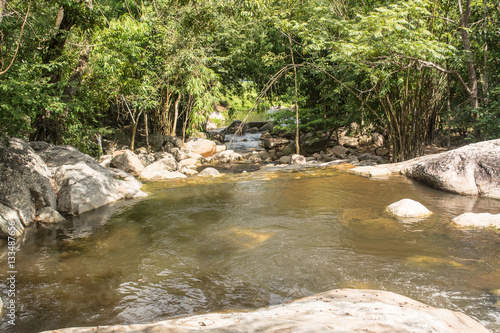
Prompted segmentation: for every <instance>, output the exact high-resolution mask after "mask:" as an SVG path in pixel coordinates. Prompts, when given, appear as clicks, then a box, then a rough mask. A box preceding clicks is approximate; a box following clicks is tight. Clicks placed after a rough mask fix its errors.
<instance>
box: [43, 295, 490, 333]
mask: <svg viewBox="0 0 500 333" xmlns="http://www.w3.org/2000/svg"><path fill="white" fill-rule="evenodd" d="M195 331H208V332H360V331H369V332H416V333H420V332H422V333H423V332H426V333H428V332H436V333H437V332H457V333H458V332H469V333H471V332H488V330H487V329H486V328H485V327H483V326H482V325H481V324H479V323H478V322H476V321H475V320H473V319H472V318H470V317H468V316H467V315H465V314H462V313H459V312H454V311H450V310H445V309H438V308H433V307H431V306H428V305H425V304H423V303H420V302H417V301H415V300H412V299H410V298H408V297H405V296H401V295H398V294H394V293H391V292H386V291H376V290H356V289H337V290H332V291H328V292H325V293H322V294H318V295H315V296H310V297H306V298H302V299H299V300H297V301H294V302H291V303H288V304H283V305H276V306H272V307H268V308H262V309H259V310H255V311H250V312H232V313H212V314H206V315H197V316H190V317H185V318H178V319H171V320H166V321H161V322H157V323H153V324H144V325H128V326H125V325H124V326H120V325H116V326H99V327H88V328H66V329H60V330H56V331H50V332H52V333H87V332H93V333H96V332H97V333H110V332H116V333H118V332H169V333H170V332H172V333H173V332H195ZM46 333H48V332H46Z"/></svg>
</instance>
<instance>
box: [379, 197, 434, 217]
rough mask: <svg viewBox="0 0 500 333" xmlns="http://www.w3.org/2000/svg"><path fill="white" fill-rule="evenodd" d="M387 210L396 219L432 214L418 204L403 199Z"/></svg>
mask: <svg viewBox="0 0 500 333" xmlns="http://www.w3.org/2000/svg"><path fill="white" fill-rule="evenodd" d="M387 210H388V211H389V212H390V213H391V214H393V215H395V216H397V217H425V216H429V215H431V214H432V212H431V211H430V210H428V209H427V208H426V207H425V206H424V205H422V204H421V203H420V202H417V201H415V200H411V199H403V200H400V201H398V202H395V203H393V204H392V205H390V206H389V207H387Z"/></svg>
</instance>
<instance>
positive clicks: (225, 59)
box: [0, 0, 500, 160]
mask: <svg viewBox="0 0 500 333" xmlns="http://www.w3.org/2000/svg"><path fill="white" fill-rule="evenodd" d="M248 82H251V83H252V84H251V85H248V84H246V85H245V84H244V83H248ZM248 87H251V89H254V90H255V91H257V92H261V94H260V95H259V98H258V99H256V100H255V101H254V102H256V103H257V102H258V101H259V100H261V99H267V100H269V101H270V102H271V103H272V102H273V101H276V103H280V104H282V105H287V106H289V108H288V109H286V110H285V111H284V112H283V113H284V114H283V115H282V117H283V118H284V119H287V118H289V117H290V116H292V117H293V118H297V119H298V120H299V121H298V122H297V121H294V122H291V123H290V127H291V128H293V127H294V126H300V129H301V130H304V131H306V130H307V131H314V130H327V131H334V130H336V129H338V128H340V127H343V126H346V125H348V124H350V123H353V122H356V123H358V124H361V125H362V126H371V128H377V129H382V130H383V132H384V134H385V135H386V136H387V137H388V138H389V143H390V144H391V145H392V149H393V156H394V159H395V160H404V159H408V158H412V157H414V156H416V155H418V154H419V151H420V147H421V146H422V145H423V144H428V143H432V142H434V141H435V140H436V139H437V136H438V135H443V136H446V135H447V136H448V138H449V137H450V135H454V136H456V135H459V136H461V137H462V138H466V139H467V140H472V141H479V140H486V139H492V138H498V137H500V4H499V2H498V1H492V0H481V1H472V0H408V1H384V0H366V1H359V0H302V1H290V0H274V1H271V0H241V1H237V0H227V1H214V0H201V1H196V0H192V1H190V0H181V1H171V0H150V1H146V0H0V132H1V134H2V135H1V136H2V137H4V138H6V137H8V136H16V137H22V138H26V139H29V140H32V141H35V140H44V141H49V142H52V143H56V144H71V145H74V146H76V147H78V148H79V149H81V150H83V151H87V152H89V151H91V148H92V145H93V144H94V138H95V136H96V135H97V134H101V135H104V136H106V135H109V134H111V133H112V132H113V131H115V130H116V129H117V128H120V127H127V128H128V129H130V133H131V135H132V136H133V135H135V132H136V130H137V129H138V128H140V129H141V130H142V131H148V133H151V134H161V135H179V136H180V135H182V136H186V135H191V134H192V133H194V132H196V131H199V130H203V127H204V126H205V123H206V120H207V115H208V114H209V113H211V112H212V111H213V110H215V109H216V108H217V107H219V106H224V107H226V109H227V110H230V109H231V105H229V104H228V103H229V102H228V96H244V95H245V94H248V91H247V90H248V89H249V88H248ZM287 112H288V113H290V114H288V115H287V114H286V113H287ZM297 132H300V131H297ZM132 145H133V140H132Z"/></svg>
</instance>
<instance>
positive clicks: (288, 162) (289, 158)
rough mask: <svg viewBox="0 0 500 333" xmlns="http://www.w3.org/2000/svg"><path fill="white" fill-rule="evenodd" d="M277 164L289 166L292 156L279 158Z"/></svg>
mask: <svg viewBox="0 0 500 333" xmlns="http://www.w3.org/2000/svg"><path fill="white" fill-rule="evenodd" d="M279 162H280V163H281V164H290V163H291V162H292V156H281V157H280V159H279Z"/></svg>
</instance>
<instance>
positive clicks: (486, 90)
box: [483, 0, 490, 105]
mask: <svg viewBox="0 0 500 333" xmlns="http://www.w3.org/2000/svg"><path fill="white" fill-rule="evenodd" d="M486 2H487V1H486V0H483V16H484V23H483V27H484V58H483V61H484V69H483V73H484V74H483V76H484V78H483V82H484V83H483V95H484V105H488V104H489V102H490V88H489V82H488V6H487V3H486Z"/></svg>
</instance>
